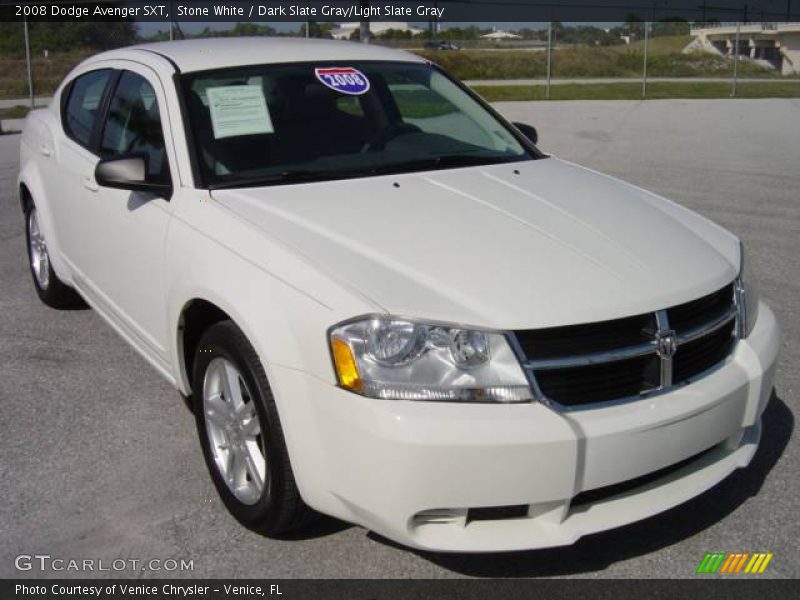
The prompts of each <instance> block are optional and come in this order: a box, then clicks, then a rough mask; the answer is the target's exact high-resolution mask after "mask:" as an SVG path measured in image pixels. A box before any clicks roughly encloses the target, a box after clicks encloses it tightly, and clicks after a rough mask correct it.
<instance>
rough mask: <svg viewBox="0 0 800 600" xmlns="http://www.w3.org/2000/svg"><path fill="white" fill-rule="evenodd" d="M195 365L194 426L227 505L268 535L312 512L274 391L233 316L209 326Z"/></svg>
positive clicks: (310, 518)
mask: <svg viewBox="0 0 800 600" xmlns="http://www.w3.org/2000/svg"><path fill="white" fill-rule="evenodd" d="M193 371H194V372H193V375H192V390H193V394H192V397H193V400H194V414H195V421H196V424H197V433H198V436H199V438H200V443H201V445H202V449H203V456H204V458H205V460H206V466H207V467H208V470H209V473H210V474H211V479H212V481H213V482H214V485H215V487H216V488H217V492H218V493H219V495H220V497H221V498H222V501H223V502H224V504H225V506H226V507H227V509H228V510H229V511H230V513H231V514H232V515H233V516H234V517H235V518H236V519H237V520H238V521H239V522H240V523H242V524H243V525H245V526H246V527H248V528H250V529H254V530H257V531H259V532H261V533H264V534H266V535H269V536H277V535H281V534H284V533H286V532H288V531H291V530H293V529H297V528H299V527H302V526H304V525H307V524H309V523H311V522H313V521H314V520H316V518H317V517H318V514H317V513H315V512H314V511H313V510H311V509H310V508H309V507H308V506H306V504H305V503H304V502H303V500H302V498H301V497H300V492H299V491H298V490H297V486H296V484H295V480H294V475H293V473H292V468H291V464H290V463H289V454H288V452H287V450H286V443H285V441H284V437H283V430H282V429H281V424H280V419H279V418H278V411H277V408H276V406H275V400H274V398H273V396H272V391H271V390H270V387H269V383H268V381H267V377H266V374H265V372H264V368H263V366H262V364H261V361H260V359H259V358H258V355H257V354H256V352H255V350H254V349H253V347H252V346H251V345H250V342H249V341H248V340H247V338H246V337H245V335H244V333H242V331H241V330H240V329H239V328H238V327H237V326H236V325H235V324H234V323H233V322H231V321H222V322H219V323H216V324H214V325H212V326H211V327H209V328H208V330H206V332H205V333H204V334H203V336H202V337H201V339H200V343H199V344H198V346H197V350H196V352H195V358H194V369H193Z"/></svg>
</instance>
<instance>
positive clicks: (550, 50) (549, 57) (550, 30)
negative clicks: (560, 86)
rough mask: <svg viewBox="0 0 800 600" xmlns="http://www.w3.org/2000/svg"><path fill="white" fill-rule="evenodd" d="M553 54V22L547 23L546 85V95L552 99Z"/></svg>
mask: <svg viewBox="0 0 800 600" xmlns="http://www.w3.org/2000/svg"><path fill="white" fill-rule="evenodd" d="M552 55H553V22H552V21H548V23H547V85H546V86H545V95H546V97H547V99H548V100H550V67H551V62H552V60H553V59H552Z"/></svg>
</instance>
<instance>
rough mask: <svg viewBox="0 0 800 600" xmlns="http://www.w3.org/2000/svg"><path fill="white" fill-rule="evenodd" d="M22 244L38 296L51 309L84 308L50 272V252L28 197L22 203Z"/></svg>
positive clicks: (79, 300) (72, 292) (75, 296)
mask: <svg viewBox="0 0 800 600" xmlns="http://www.w3.org/2000/svg"><path fill="white" fill-rule="evenodd" d="M25 243H26V245H27V248H28V267H29V268H30V271H31V278H32V279H33V287H34V288H35V289H36V294H37V295H38V296H39V299H40V300H41V301H42V302H44V303H45V304H46V305H47V306H49V307H51V308H82V307H85V306H86V303H85V302H84V301H83V299H82V298H81V297H80V296H79V295H78V294H77V292H75V290H73V289H72V288H71V287H69V286H68V285H66V284H65V283H64V282H62V281H61V280H60V279H59V278H58V275H56V273H55V271H53V265H52V263H51V262H50V253H49V252H48V250H47V244H46V243H45V239H44V233H43V232H42V229H41V226H40V224H39V213H38V211H37V210H36V206H35V205H34V204H33V202H32V201H30V200H29V201H28V203H27V204H26V206H25Z"/></svg>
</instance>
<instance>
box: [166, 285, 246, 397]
mask: <svg viewBox="0 0 800 600" xmlns="http://www.w3.org/2000/svg"><path fill="white" fill-rule="evenodd" d="M220 321H232V322H234V323H236V320H235V319H234V318H233V317H232V316H231V315H230V313H229V312H228V311H226V310H224V309H222V308H220V306H218V305H217V304H216V303H214V302H211V301H209V300H206V299H204V298H200V297H198V298H192V299H191V300H188V301H187V302H186V303H184V305H183V307H182V308H181V312H180V316H179V317H178V328H177V340H176V348H177V350H178V367H179V375H180V382H181V384H182V387H183V391H185V392H187V393H188V394H191V390H192V370H193V368H194V355H195V351H196V350H197V345H198V344H199V343H200V338H201V337H203V333H204V332H205V331H206V330H207V329H208V328H209V327H211V326H212V325H214V324H215V323H219V322H220ZM237 326H238V324H237Z"/></svg>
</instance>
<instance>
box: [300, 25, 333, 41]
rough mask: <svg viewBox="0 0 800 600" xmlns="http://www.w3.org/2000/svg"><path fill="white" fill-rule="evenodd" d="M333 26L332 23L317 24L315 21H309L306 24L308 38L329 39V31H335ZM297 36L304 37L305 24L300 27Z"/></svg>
mask: <svg viewBox="0 0 800 600" xmlns="http://www.w3.org/2000/svg"><path fill="white" fill-rule="evenodd" d="M335 27H336V26H335V25H334V24H333V23H319V22H317V21H309V22H308V37H312V38H330V37H331V30H333V29H335ZM297 35H299V36H301V37H305V35H306V24H305V23H303V24H302V25H300V29H299V30H298V32H297Z"/></svg>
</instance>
